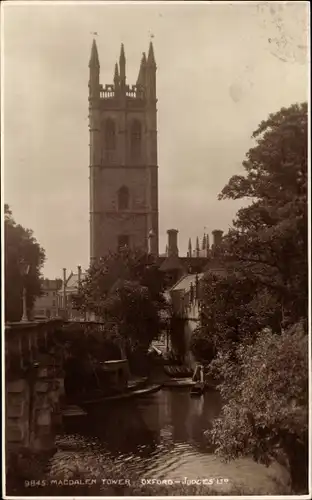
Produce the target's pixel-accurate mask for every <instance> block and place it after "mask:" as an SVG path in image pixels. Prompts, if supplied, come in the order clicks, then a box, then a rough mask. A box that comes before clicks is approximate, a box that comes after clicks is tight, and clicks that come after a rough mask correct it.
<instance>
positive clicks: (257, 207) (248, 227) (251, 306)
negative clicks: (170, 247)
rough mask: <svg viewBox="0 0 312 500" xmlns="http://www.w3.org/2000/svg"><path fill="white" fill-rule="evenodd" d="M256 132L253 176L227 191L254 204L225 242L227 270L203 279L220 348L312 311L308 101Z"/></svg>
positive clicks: (206, 318)
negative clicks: (311, 300)
mask: <svg viewBox="0 0 312 500" xmlns="http://www.w3.org/2000/svg"><path fill="white" fill-rule="evenodd" d="M253 138H254V139H255V140H256V145H255V146H254V147H252V148H251V149H250V150H249V151H248V153H247V159H246V160H245V161H244V163H243V166H244V169H245V171H246V174H245V176H243V175H236V176H234V177H232V178H231V179H230V181H229V183H228V184H227V185H226V186H225V188H224V189H223V191H222V193H221V194H220V199H224V198H232V199H239V198H250V199H251V201H252V202H251V204H250V205H249V206H247V207H245V208H241V209H240V210H239V211H238V213H237V215H236V218H235V220H234V221H233V227H232V228H231V229H230V230H229V232H228V234H227V235H225V237H224V239H223V243H222V246H221V248H218V252H219V255H218V259H219V260H220V261H221V263H222V265H223V268H224V270H225V272H224V273H222V274H220V273H219V274H213V273H210V274H209V275H208V276H207V277H206V278H205V280H204V281H203V285H202V299H203V300H202V302H203V308H202V325H203V329H204V331H205V334H206V336H207V338H208V337H209V339H211V340H212V341H213V343H214V345H216V346H217V347H218V348H220V347H221V345H224V346H227V347H228V346H229V345H230V344H231V343H232V342H233V341H234V342H239V341H240V340H242V339H243V338H244V337H245V336H246V335H247V336H248V337H252V336H253V335H255V334H256V333H257V332H258V331H260V330H261V329H262V328H264V327H266V326H270V327H271V328H272V329H273V331H275V332H281V331H282V330H283V329H284V328H286V327H287V325H291V324H294V323H295V322H297V321H299V320H300V319H301V318H307V315H308V252H307V245H308V230H307V105H306V104H301V105H293V106H291V107H290V108H288V109H281V110H280V111H279V112H278V113H275V114H272V115H270V116H269V118H268V120H266V121H264V122H262V123H261V124H260V126H259V127H258V129H257V130H256V131H255V132H254V134H253Z"/></svg>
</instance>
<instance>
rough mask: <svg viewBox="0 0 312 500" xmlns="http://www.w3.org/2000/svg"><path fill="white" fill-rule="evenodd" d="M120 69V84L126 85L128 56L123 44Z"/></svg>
mask: <svg viewBox="0 0 312 500" xmlns="http://www.w3.org/2000/svg"><path fill="white" fill-rule="evenodd" d="M119 69H120V82H121V84H125V83H126V56H125V48H124V44H123V43H122V44H121V48H120V56H119Z"/></svg>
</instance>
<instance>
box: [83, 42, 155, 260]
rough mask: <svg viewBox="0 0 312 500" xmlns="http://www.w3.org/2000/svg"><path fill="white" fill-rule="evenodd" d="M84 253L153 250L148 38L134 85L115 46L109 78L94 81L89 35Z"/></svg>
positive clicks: (152, 90) (152, 88) (152, 63)
mask: <svg viewBox="0 0 312 500" xmlns="http://www.w3.org/2000/svg"><path fill="white" fill-rule="evenodd" d="M89 69H90V74H89V130H90V177H89V179H90V257H91V261H94V260H97V259H99V258H100V257H102V256H104V255H106V254H107V253H108V252H109V251H116V250H118V249H119V248H121V247H124V246H128V247H130V248H142V249H144V250H146V251H150V252H152V253H153V254H155V255H158V166H157V116H156V115H157V110H156V101H157V100H156V63H155V57H154V49H153V45H152V43H150V46H149V52H148V57H147V58H146V55H145V54H143V56H142V60H141V64H140V69H139V74H138V78H137V82H136V85H132V86H131V87H130V86H129V85H127V83H126V57H125V51H124V46H123V45H122V46H121V51H120V58H119V64H117V63H116V65H115V69H114V77H113V83H112V84H110V85H105V86H103V85H101V84H100V63H99V57H98V50H97V46H96V42H95V40H93V45H92V49H91V58H90V62H89Z"/></svg>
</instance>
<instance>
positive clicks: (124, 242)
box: [118, 234, 130, 250]
mask: <svg viewBox="0 0 312 500" xmlns="http://www.w3.org/2000/svg"><path fill="white" fill-rule="evenodd" d="M129 241H130V238H129V235H127V234H121V235H120V236H118V250H121V249H122V248H125V247H129Z"/></svg>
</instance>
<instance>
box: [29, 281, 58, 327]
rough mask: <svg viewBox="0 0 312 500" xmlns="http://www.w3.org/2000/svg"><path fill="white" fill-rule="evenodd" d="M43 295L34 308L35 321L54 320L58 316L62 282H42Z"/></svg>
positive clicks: (38, 298)
mask: <svg viewBox="0 0 312 500" xmlns="http://www.w3.org/2000/svg"><path fill="white" fill-rule="evenodd" d="M41 286H42V295H41V296H40V297H37V299H36V301H35V304H34V307H33V314H32V315H33V318H34V319H44V318H47V319H50V318H51V319H52V318H56V317H57V316H58V291H59V290H60V288H61V287H62V280H60V279H55V280H49V279H44V280H42V285H41Z"/></svg>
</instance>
